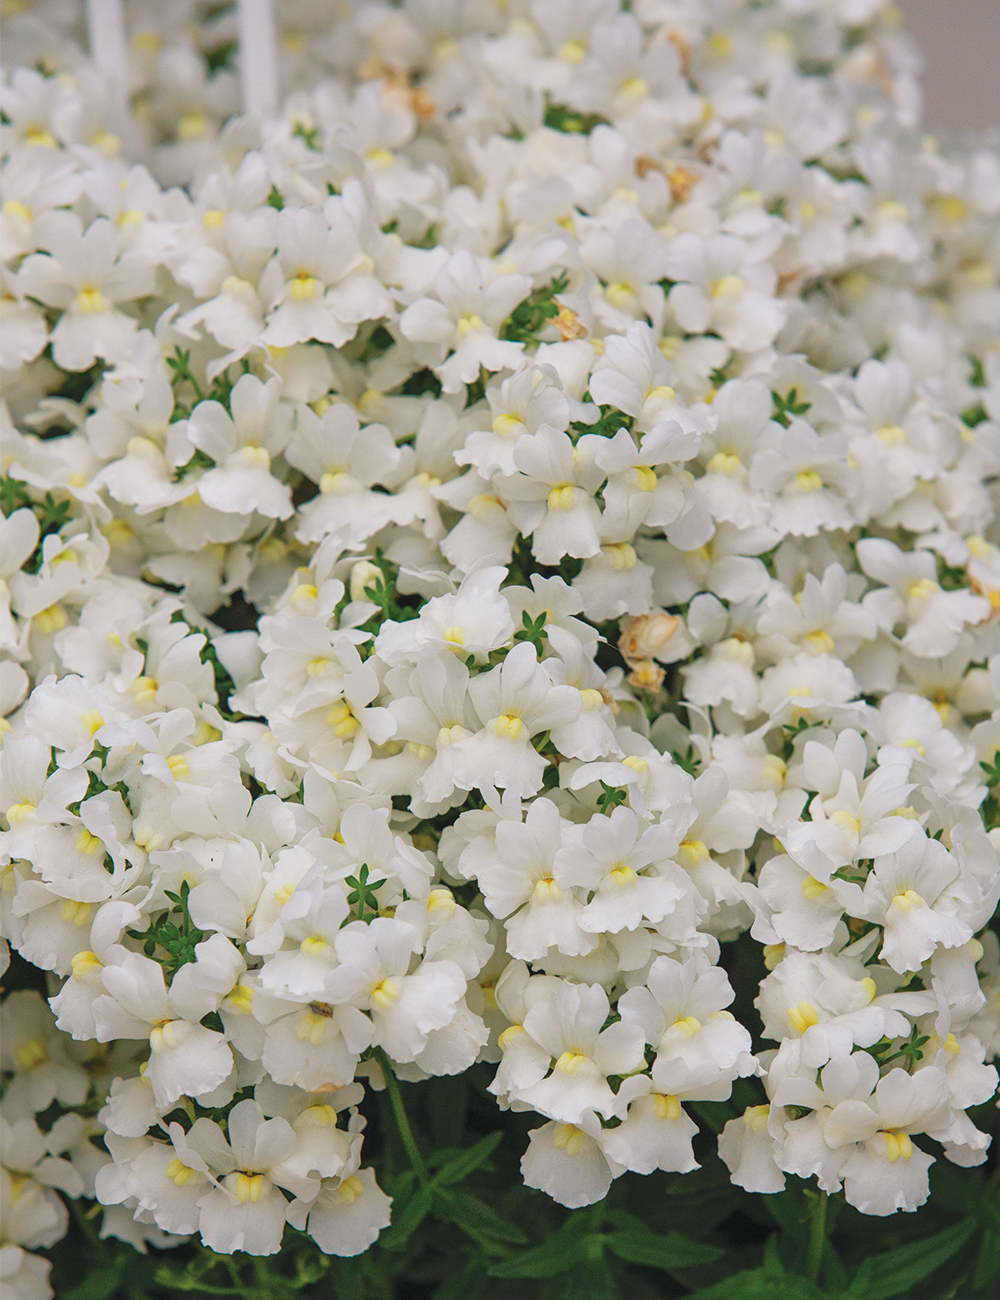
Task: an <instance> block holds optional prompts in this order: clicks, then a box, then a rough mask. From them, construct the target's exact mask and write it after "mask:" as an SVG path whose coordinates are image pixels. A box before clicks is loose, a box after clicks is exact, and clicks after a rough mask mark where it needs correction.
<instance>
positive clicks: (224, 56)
mask: <svg viewBox="0 0 1000 1300" xmlns="http://www.w3.org/2000/svg"><path fill="white" fill-rule="evenodd" d="M235 54H236V42H235V41H225V42H224V43H223V44H222V45H217V46H216V47H215V49H214V50H208V51H207V53H206V54H205V62H206V64H207V65H208V71H209V74H210V75H211V73H213V72H218V71H219V70H220V69H221V68H231V67H232V66H233V60H234V56H235Z"/></svg>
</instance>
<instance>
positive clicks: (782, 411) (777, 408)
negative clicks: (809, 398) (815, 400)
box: [771, 388, 812, 429]
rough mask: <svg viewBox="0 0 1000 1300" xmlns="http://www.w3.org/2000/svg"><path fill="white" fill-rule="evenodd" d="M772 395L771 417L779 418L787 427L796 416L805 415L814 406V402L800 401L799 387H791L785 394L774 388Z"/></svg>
mask: <svg viewBox="0 0 1000 1300" xmlns="http://www.w3.org/2000/svg"><path fill="white" fill-rule="evenodd" d="M771 397H772V399H773V400H774V410H773V411H772V412H771V419H772V420H777V422H778V423H779V424H780V425H782V426H783V427H784V428H786V429H787V428H788V426H789V425H790V424H791V422H792V419H793V417H794V416H796V415H805V413H806V411H808V410H809V408H810V407H811V406H812V402H800V401H799V390H798V389H797V388H790V389H789V390H788V392H787V393H786V394H785V395H784V396H782V395H781V393H776V392H774V391H773V390H772V392H771Z"/></svg>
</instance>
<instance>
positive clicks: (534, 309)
mask: <svg viewBox="0 0 1000 1300" xmlns="http://www.w3.org/2000/svg"><path fill="white" fill-rule="evenodd" d="M568 284H569V276H567V275H566V274H565V272H561V273H560V274H559V275H557V276H556V277H555V279H554V280H551V281H550V282H549V283H548V284H546V285H542V287H541V288H540V289H534V290H532V292H531V293H530V294H528V296H527V298H525V299H523V301H522V302H520V303H518V305H517V306H516V307H515V308H514V310H513V311H512V312H511V314H510V315H509V316H508V317H507V319H506V320H505V321H504V323H503V325H502V326H501V327H500V337H501V338H502V339H507V340H509V341H512V342H514V343H535V342H537V341H538V331H539V330H541V329H544V328H545V326H546V325H547V324H548V322H549V321H550V320H551V319H552V317H553V316H558V315H559V304H558V303H557V302H556V301H555V297H556V294H558V293H562V292H563V290H564V289H565V288H566V286H567V285H568ZM467 405H471V403H467Z"/></svg>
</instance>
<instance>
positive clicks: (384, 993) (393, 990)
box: [372, 978, 399, 1011]
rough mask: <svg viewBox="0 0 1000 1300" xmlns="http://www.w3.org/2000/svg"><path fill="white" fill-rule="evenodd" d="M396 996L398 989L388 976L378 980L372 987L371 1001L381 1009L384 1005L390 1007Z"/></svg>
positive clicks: (383, 1008) (397, 995) (384, 1007)
mask: <svg viewBox="0 0 1000 1300" xmlns="http://www.w3.org/2000/svg"><path fill="white" fill-rule="evenodd" d="M398 997H399V989H398V988H397V987H396V986H395V984H393V982H392V980H391V979H388V978H386V979H384V980H379V982H378V983H377V984H376V985H375V987H374V988H373V989H372V1001H373V1002H374V1003H375V1005H376V1006H377V1007H381V1008H382V1010H383V1011H384V1010H385V1009H386V1007H391V1006H392V1004H393V1003H394V1002H395V1001H396V999H397V998H398Z"/></svg>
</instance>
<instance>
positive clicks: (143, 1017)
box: [94, 934, 246, 1108]
mask: <svg viewBox="0 0 1000 1300" xmlns="http://www.w3.org/2000/svg"><path fill="white" fill-rule="evenodd" d="M196 955H197V960H196V961H195V962H191V963H189V964H188V965H186V966H182V967H181V969H180V970H179V971H178V973H177V974H176V975H175V976H174V979H173V981H172V983H171V985H170V987H169V989H167V987H166V985H165V982H164V978H163V968H162V967H161V966H160V965H159V964H158V963H157V962H154V961H151V960H150V959H149V958H148V957H143V956H140V955H139V954H138V953H134V952H129V953H126V952H123V953H122V955H121V958H120V960H119V962H118V963H117V964H116V965H105V967H104V969H103V971H102V972H101V982H102V984H103V986H104V988H105V990H106V992H105V993H104V994H102V996H101V997H99V998H97V999H96V1001H95V1002H94V1018H95V1021H96V1024H97V1039H98V1041H99V1042H103V1043H106V1042H109V1041H111V1040H112V1039H116V1038H146V1037H147V1036H148V1038H149V1044H150V1048H151V1055H150V1058H149V1064H148V1066H147V1070H146V1077H147V1078H148V1079H149V1081H150V1083H151V1084H152V1085H153V1092H154V1096H155V1098H156V1104H157V1105H158V1106H160V1107H163V1108H166V1107H167V1106H169V1105H170V1104H171V1103H172V1102H175V1101H176V1100H177V1098H178V1097H181V1096H183V1095H184V1094H187V1095H189V1096H195V1097H197V1096H201V1095H203V1094H204V1093H208V1092H211V1091H212V1090H213V1089H214V1088H217V1087H218V1086H219V1084H220V1083H222V1082H223V1080H224V1079H226V1078H227V1077H228V1075H229V1072H230V1070H231V1069H232V1068H233V1054H232V1052H231V1051H230V1048H229V1045H228V1043H227V1042H226V1040H225V1038H224V1036H223V1035H222V1034H220V1033H217V1032H216V1031H215V1030H214V1029H206V1028H205V1027H204V1026H203V1025H202V1024H200V1023H199V1022H200V1021H201V1019H202V1018H203V1017H204V1016H206V1015H207V1014H208V1013H209V1012H210V1011H215V1010H216V1008H217V1007H218V1005H219V1003H220V1002H221V1000H222V998H223V997H224V996H225V994H226V993H227V992H228V991H229V989H231V988H232V987H233V985H234V984H235V983H236V982H237V979H238V977H239V975H240V973H241V972H242V971H243V970H245V968H246V966H245V963H244V961H243V959H242V958H241V957H240V955H239V953H238V952H237V951H236V949H235V948H233V946H232V944H231V943H230V942H229V941H228V940H227V939H226V938H224V936H222V935H219V934H217V935H213V937H212V938H211V939H207V940H206V941H205V942H204V943H202V944H198V945H197V948H196ZM227 981H228V982H227Z"/></svg>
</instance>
